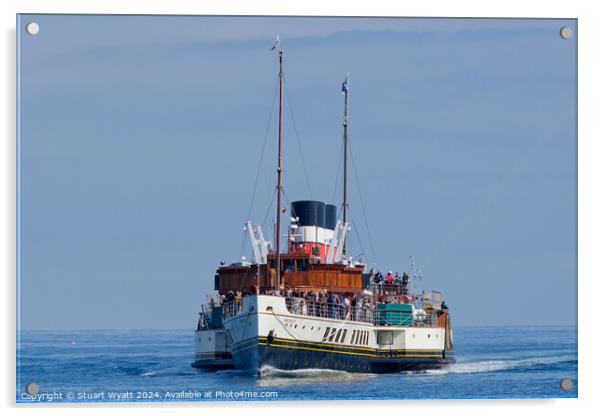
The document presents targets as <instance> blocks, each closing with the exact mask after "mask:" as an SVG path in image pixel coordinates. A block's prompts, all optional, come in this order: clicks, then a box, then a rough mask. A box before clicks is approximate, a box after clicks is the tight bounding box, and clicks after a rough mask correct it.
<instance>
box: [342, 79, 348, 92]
mask: <svg viewBox="0 0 602 416" xmlns="http://www.w3.org/2000/svg"><path fill="white" fill-rule="evenodd" d="M341 91H342V92H348V91H349V78H346V79H345V82H343V86H342V87H341Z"/></svg>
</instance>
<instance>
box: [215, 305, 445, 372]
mask: <svg viewBox="0 0 602 416" xmlns="http://www.w3.org/2000/svg"><path fill="white" fill-rule="evenodd" d="M258 298H259V299H258ZM245 300H246V301H247V302H246V303H247V304H246V305H243V310H242V312H241V313H240V314H239V315H237V316H235V317H232V318H231V319H226V321H225V323H224V327H225V329H226V331H227V332H228V333H229V334H230V335H229V336H231V338H232V339H233V341H234V342H233V343H232V344H231V346H230V351H231V353H232V359H233V363H234V366H235V368H237V369H240V370H245V371H247V372H250V373H255V374H258V375H261V370H262V369H264V368H266V367H273V368H277V369H281V370H299V369H310V368H311V369H329V370H340V371H347V372H352V373H394V372H400V371H423V370H427V369H438V368H442V367H444V366H446V365H449V364H451V363H453V362H454V358H453V352H452V350H451V348H449V346H448V347H446V345H445V339H446V336H445V335H446V334H445V331H446V330H447V329H446V328H409V327H401V328H397V327H395V328H394V327H378V326H374V325H372V324H367V323H362V322H343V321H341V320H334V319H325V318H318V317H307V316H297V315H294V314H291V313H289V312H288V311H287V310H286V306H284V299H282V298H279V297H272V296H251V297H248V298H245ZM283 308H284V309H283ZM325 331H328V332H325ZM343 331H344V332H343ZM333 332H334V333H337V334H338V336H334V337H330V336H324V335H325V333H333ZM381 332H386V333H387V335H390V336H388V337H384V336H382V334H380V333H381ZM341 334H343V335H342V336H341ZM352 334H353V335H352ZM355 334H362V336H361V337H360V336H359V335H357V336H356V335H355ZM385 338H386V339H390V342H386V345H384V344H383V342H385V341H383V339H385ZM335 340H336V341H335ZM354 340H359V342H357V341H356V342H354Z"/></svg>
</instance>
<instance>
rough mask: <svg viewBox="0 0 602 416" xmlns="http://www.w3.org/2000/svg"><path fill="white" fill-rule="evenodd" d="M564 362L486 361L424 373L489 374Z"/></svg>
mask: <svg viewBox="0 0 602 416" xmlns="http://www.w3.org/2000/svg"><path fill="white" fill-rule="evenodd" d="M566 360H567V358H566V357H564V358H561V357H542V358H528V359H521V360H486V361H474V362H459V363H455V364H451V365H449V366H447V367H445V368H441V369H437V370H426V371H425V373H426V374H433V375H442V374H471V373H489V372H494V371H503V370H511V369H514V368H522V367H532V366H534V365H546V364H555V363H560V362H563V361H566Z"/></svg>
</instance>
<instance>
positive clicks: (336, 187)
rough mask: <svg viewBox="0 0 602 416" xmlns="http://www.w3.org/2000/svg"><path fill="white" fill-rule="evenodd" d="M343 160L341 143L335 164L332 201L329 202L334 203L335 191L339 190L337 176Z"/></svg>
mask: <svg viewBox="0 0 602 416" xmlns="http://www.w3.org/2000/svg"><path fill="white" fill-rule="evenodd" d="M342 160H343V142H341V147H340V151H339V161H338V163H337V174H336V175H335V177H334V189H333V191H332V199H331V201H332V202H333V203H334V200H335V197H336V194H337V190H338V189H339V175H340V173H341V161H342Z"/></svg>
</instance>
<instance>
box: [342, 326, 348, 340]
mask: <svg viewBox="0 0 602 416" xmlns="http://www.w3.org/2000/svg"><path fill="white" fill-rule="evenodd" d="M346 336H347V330H346V329H343V336H341V342H345V337H346Z"/></svg>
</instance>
